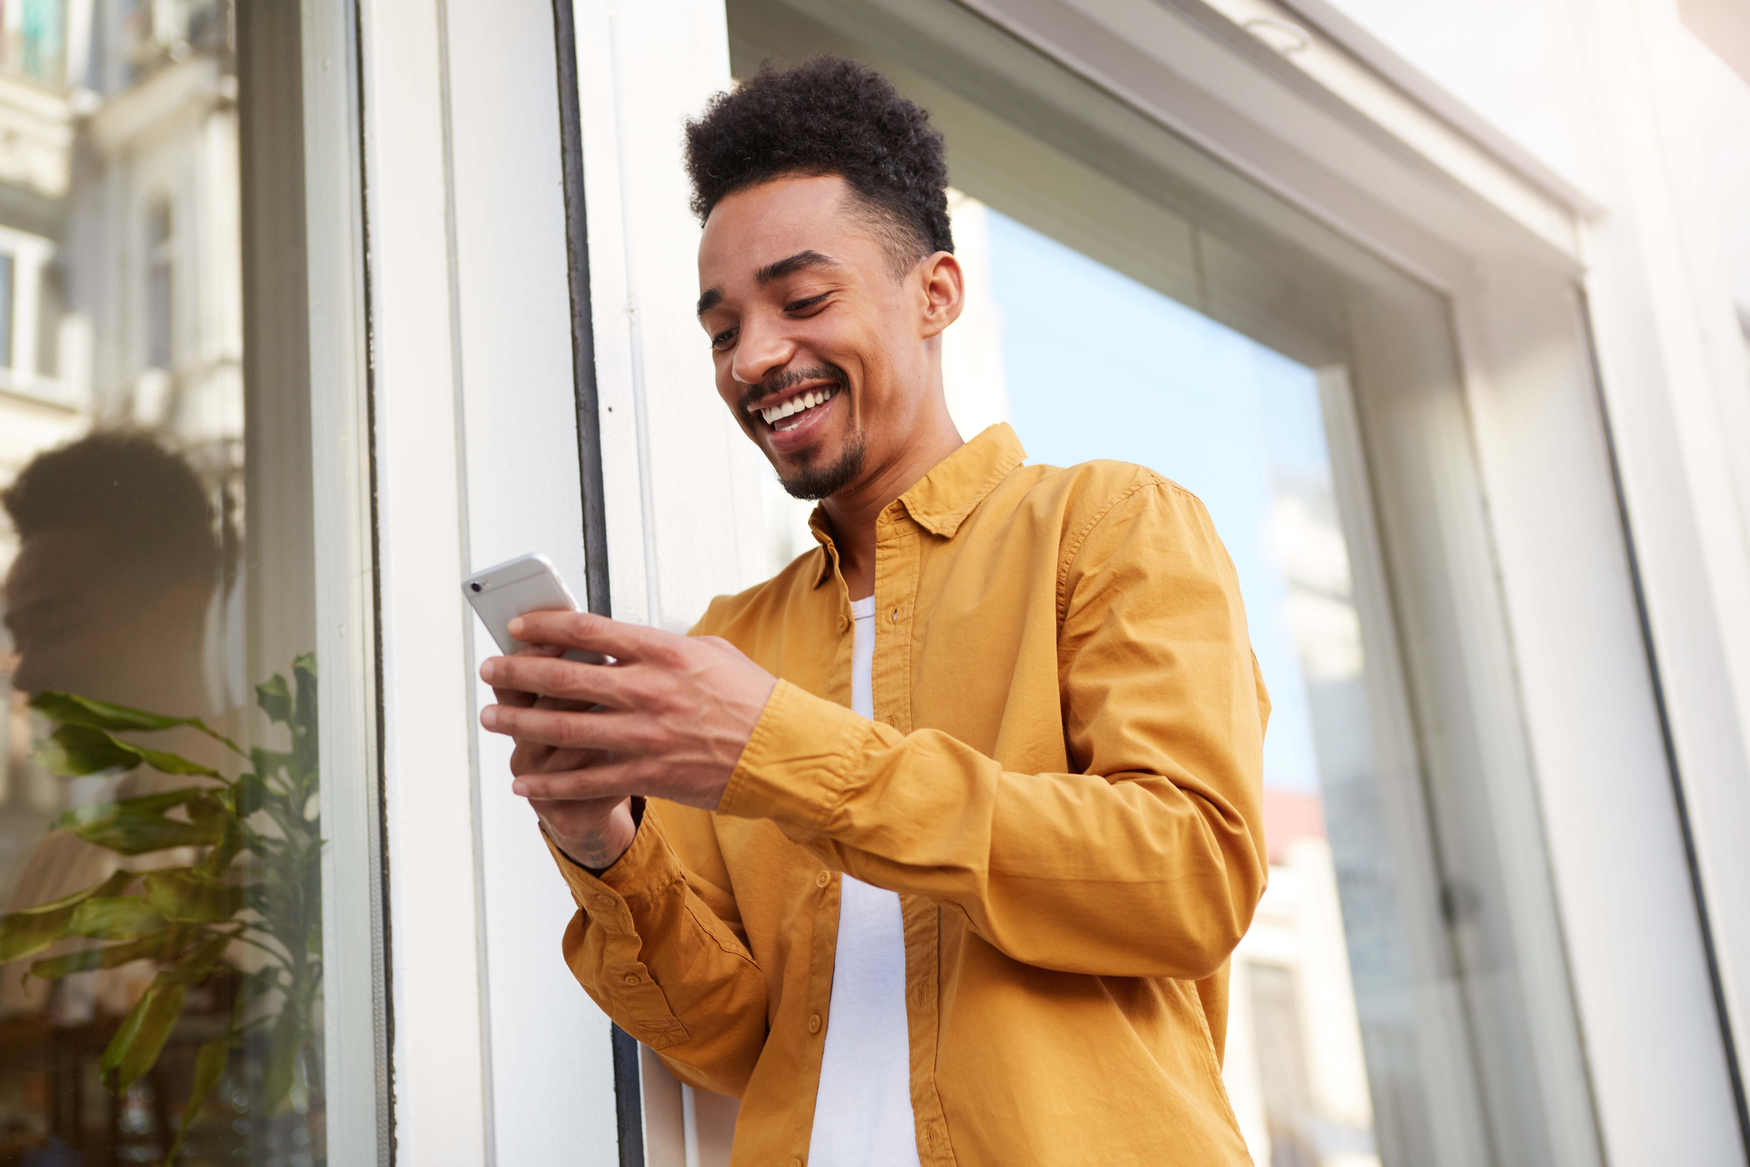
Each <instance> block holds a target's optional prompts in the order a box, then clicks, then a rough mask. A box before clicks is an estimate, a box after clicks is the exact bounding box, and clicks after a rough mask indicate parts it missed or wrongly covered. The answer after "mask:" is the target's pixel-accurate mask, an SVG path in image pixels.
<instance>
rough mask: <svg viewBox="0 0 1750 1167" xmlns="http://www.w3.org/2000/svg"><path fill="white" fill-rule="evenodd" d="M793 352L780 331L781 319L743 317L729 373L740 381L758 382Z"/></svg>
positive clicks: (788, 361)
mask: <svg viewBox="0 0 1750 1167" xmlns="http://www.w3.org/2000/svg"><path fill="white" fill-rule="evenodd" d="M795 356H796V344H795V342H794V341H792V340H791V339H790V338H789V337H787V336H786V335H784V329H783V327H782V321H781V320H764V319H749V320H743V321H742V324H741V334H740V335H739V336H737V337H736V341H735V359H734V360H733V361H732V362H730V369H729V374H730V376H732V377H734V378H735V379H736V381H738V382H739V383H741V384H743V385H758V384H759V383H760V382H761V381H764V380H765V379H766V378H767V377H769V376H771V375H772V374H773V373H775V372H777V371H778V370H779V369H782V368H783V367H784V366H785V365H787V364H789V363H790V362H791V360H792V359H794V357H795Z"/></svg>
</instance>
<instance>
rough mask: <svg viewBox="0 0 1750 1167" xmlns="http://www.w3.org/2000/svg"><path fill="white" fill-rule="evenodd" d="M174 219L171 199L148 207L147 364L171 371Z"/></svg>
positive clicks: (173, 299) (173, 309) (174, 289)
mask: <svg viewBox="0 0 1750 1167" xmlns="http://www.w3.org/2000/svg"><path fill="white" fill-rule="evenodd" d="M173 225H174V220H173V219H172V217H171V209H170V200H169V199H168V198H166V197H162V196H160V197H157V198H154V199H153V200H152V201H151V202H150V203H149V204H148V206H147V208H146V301H145V316H146V364H147V365H148V366H150V367H151V368H154V369H165V370H168V369H170V368H171V357H172V351H171V350H172V346H173V345H174V343H175V334H174V332H173V331H172V329H173V325H174V321H175V318H176V312H175V304H176V301H175V293H176V286H175V284H174V283H173V271H174V267H173V264H172V255H173V250H172V249H173V248H174V246H175V243H176V240H175V238H174V235H173Z"/></svg>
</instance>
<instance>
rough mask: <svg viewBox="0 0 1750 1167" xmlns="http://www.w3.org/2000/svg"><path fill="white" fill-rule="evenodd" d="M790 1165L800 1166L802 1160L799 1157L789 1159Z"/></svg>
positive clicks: (793, 1166)
mask: <svg viewBox="0 0 1750 1167" xmlns="http://www.w3.org/2000/svg"><path fill="white" fill-rule="evenodd" d="M790 1167H802V1160H800V1159H792V1160H790Z"/></svg>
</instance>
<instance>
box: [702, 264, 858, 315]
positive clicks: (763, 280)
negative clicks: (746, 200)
mask: <svg viewBox="0 0 1750 1167" xmlns="http://www.w3.org/2000/svg"><path fill="white" fill-rule="evenodd" d="M843 266H844V265H843V264H841V263H840V262H839V261H838V260H836V259H834V258H833V257H832V256H830V255H826V254H823V253H822V252H819V251H814V250H808V251H798V252H797V253H796V254H795V255H788V256H785V257H784V258H783V259H780V260H777V261H776V262H774V263H768V264H767V265H766V266H765V267H762V268H760V270H759V271H757V272H755V273H754V276H753V278H754V281H755V282H756V283H758V284H759V285H760V286H761V287H764V286H765V285H766V284H769V283H771V282H772V281H773V280H781V279H783V278H784V277H785V276H788V275H795V274H796V273H797V272H799V271H806V270H808V269H809V268H811V267H843ZM722 302H723V292H722V291H721V290H720V289H718V288H708V289H706V291H705V293H704V294H703V295H701V296H700V297H699V306H698V308H697V309H696V312H697V314H698V315H700V316H703V315H704V314H705V313H707V312H709V311H710V310H711V309H713V308H715V307H716V306H717V305H718V304H721V303H722Z"/></svg>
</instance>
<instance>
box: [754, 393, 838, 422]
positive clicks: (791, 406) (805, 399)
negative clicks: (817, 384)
mask: <svg viewBox="0 0 1750 1167" xmlns="http://www.w3.org/2000/svg"><path fill="white" fill-rule="evenodd" d="M836 392H838V390H836V389H811V390H809V391H808V392H807V393H798V394H797V395H796V396H794V397H792V398H790V399H789V400H788V401H783V402H780V403H779V404H777V405H774V406H772V407H771V408H770V409H762V410H760V416H761V417H763V418H765V419H766V424H767V425H776V424H777V423H778V422H780V421H782V420H783V419H785V418H786V417H789V416H790V415H792V414H796V413H801V412H802V411H803V410H805V409H813V408H814V407H815V406H816V405H820V404H822V403H824V402H827V401H830V400H831V399H832V396H833V394H834V393H836Z"/></svg>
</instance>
